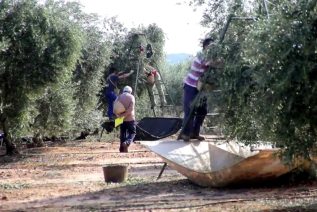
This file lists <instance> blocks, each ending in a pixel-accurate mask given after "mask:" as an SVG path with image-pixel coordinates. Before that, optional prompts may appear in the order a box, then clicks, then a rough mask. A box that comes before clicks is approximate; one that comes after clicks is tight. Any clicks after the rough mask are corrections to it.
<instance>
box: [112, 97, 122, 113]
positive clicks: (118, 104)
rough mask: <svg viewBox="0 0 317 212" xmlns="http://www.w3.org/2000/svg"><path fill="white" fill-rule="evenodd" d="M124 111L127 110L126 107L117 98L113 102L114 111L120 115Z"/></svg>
mask: <svg viewBox="0 0 317 212" xmlns="http://www.w3.org/2000/svg"><path fill="white" fill-rule="evenodd" d="M123 112H125V107H124V105H123V104H122V103H121V102H120V101H119V99H118V98H117V99H116V100H115V101H114V103H113V113H114V114H116V115H119V114H121V113H123Z"/></svg>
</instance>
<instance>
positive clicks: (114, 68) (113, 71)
mask: <svg viewBox="0 0 317 212" xmlns="http://www.w3.org/2000/svg"><path fill="white" fill-rule="evenodd" d="M117 72H118V69H117V68H116V67H114V66H111V67H110V68H109V71H108V73H109V74H112V73H117Z"/></svg>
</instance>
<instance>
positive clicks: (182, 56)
mask: <svg viewBox="0 0 317 212" xmlns="http://www.w3.org/2000/svg"><path fill="white" fill-rule="evenodd" d="M192 57H193V55H191V54H186V53H176V54H167V55H166V61H167V63H169V64H177V63H181V62H183V61H186V60H188V59H190V58H192Z"/></svg>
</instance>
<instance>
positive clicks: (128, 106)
mask: <svg viewBox="0 0 317 212" xmlns="http://www.w3.org/2000/svg"><path fill="white" fill-rule="evenodd" d="M118 101H120V102H121V103H122V104H123V106H124V108H125V112H124V113H122V114H120V115H121V116H124V121H134V120H135V112H134V107H135V98H134V96H133V95H132V94H130V93H127V92H123V93H122V94H120V95H119V96H118Z"/></svg>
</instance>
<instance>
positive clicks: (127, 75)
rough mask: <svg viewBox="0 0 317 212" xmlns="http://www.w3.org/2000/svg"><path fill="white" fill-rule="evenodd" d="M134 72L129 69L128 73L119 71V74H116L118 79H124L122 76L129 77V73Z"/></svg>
mask: <svg viewBox="0 0 317 212" xmlns="http://www.w3.org/2000/svg"><path fill="white" fill-rule="evenodd" d="M133 73H134V71H133V70H131V71H130V72H128V73H123V74H122V73H120V74H119V75H118V77H119V79H124V78H127V77H129V76H130V75H131V74H133Z"/></svg>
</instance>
